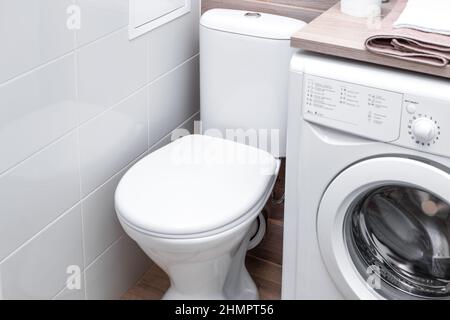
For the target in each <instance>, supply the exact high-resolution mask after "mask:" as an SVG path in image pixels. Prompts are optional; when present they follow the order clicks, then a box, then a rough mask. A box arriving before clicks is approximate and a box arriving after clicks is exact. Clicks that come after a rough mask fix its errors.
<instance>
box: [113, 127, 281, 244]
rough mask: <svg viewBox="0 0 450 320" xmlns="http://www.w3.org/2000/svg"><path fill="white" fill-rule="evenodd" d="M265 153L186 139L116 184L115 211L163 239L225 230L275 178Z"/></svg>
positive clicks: (149, 158)
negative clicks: (219, 229)
mask: <svg viewBox="0 0 450 320" xmlns="http://www.w3.org/2000/svg"><path fill="white" fill-rule="evenodd" d="M277 163H278V162H277V160H276V159H275V158H274V157H273V156H272V155H271V154H269V153H268V152H265V151H263V150H260V149H257V148H254V147H250V146H247V145H244V144H240V143H236V142H233V141H229V140H225V139H220V138H214V137H209V136H203V135H189V136H186V137H183V138H181V139H178V140H176V141H175V142H172V143H170V144H169V145H167V146H165V147H163V148H161V149H159V150H157V151H155V152H153V153H152V154H150V155H148V156H147V157H145V158H144V159H142V160H141V161H139V162H138V163H137V164H136V165H134V166H133V167H132V168H131V169H130V170H129V171H128V172H127V173H126V174H125V175H124V177H123V178H122V180H121V181H120V183H119V185H118V187H117V190H116V195H115V201H116V210H117V213H118V214H119V216H120V217H121V218H123V219H124V220H125V221H126V222H127V223H129V224H131V225H134V226H136V227H137V228H139V229H143V230H146V231H149V232H154V233H159V234H164V235H192V234H196V233H203V232H207V231H212V230H214V229H217V228H221V227H224V226H226V225H228V224H230V223H232V222H233V221H235V220H237V219H239V218H240V217H242V216H243V215H245V214H246V213H248V212H249V211H251V209H252V208H253V207H254V206H255V205H256V204H257V203H258V201H259V200H260V199H261V197H262V196H263V195H264V194H266V192H267V188H268V187H269V186H270V185H271V182H272V181H273V178H274V177H273V176H274V174H275V173H276V172H277Z"/></svg>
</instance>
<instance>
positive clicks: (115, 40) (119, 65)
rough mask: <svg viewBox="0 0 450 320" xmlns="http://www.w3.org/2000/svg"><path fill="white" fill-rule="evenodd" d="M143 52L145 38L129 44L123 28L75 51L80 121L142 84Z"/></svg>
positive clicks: (102, 109)
mask: <svg viewBox="0 0 450 320" xmlns="http://www.w3.org/2000/svg"><path fill="white" fill-rule="evenodd" d="M147 49H148V46H147V41H146V37H141V38H139V39H136V40H133V41H129V40H128V31H127V29H126V28H125V29H122V30H120V31H118V32H115V33H113V34H111V35H109V36H107V37H105V38H102V39H101V40H99V41H96V42H94V43H92V44H89V45H87V46H85V47H82V48H81V49H80V50H79V52H78V88H79V89H78V90H79V91H78V92H79V100H80V104H81V106H80V108H81V110H80V121H86V120H88V119H90V118H92V117H94V116H95V115H97V114H99V113H100V112H102V111H104V110H105V109H107V108H108V107H111V106H113V105H114V104H116V103H118V102H119V101H120V100H122V99H124V98H126V97H127V96H129V95H130V94H132V93H133V92H134V91H136V90H137V89H139V88H141V87H142V86H144V85H145V84H146V82H147V72H146V71H147V70H146V68H147V55H148V52H147V51H148V50H147Z"/></svg>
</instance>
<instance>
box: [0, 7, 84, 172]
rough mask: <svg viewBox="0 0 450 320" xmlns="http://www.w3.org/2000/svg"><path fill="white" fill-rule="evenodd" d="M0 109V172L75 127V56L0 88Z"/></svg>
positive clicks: (67, 57) (58, 61)
mask: <svg viewBox="0 0 450 320" xmlns="http://www.w3.org/2000/svg"><path fill="white" fill-rule="evenodd" d="M0 15H1V11H0ZM1 51H2V50H0V52H1ZM0 55H1V53H0ZM0 60H1V58H0ZM0 74H1V72H0ZM0 106H1V108H0V150H1V154H2V156H1V157H0V173H1V172H4V171H5V170H7V169H8V168H10V167H12V166H14V165H15V164H17V163H19V162H20V161H23V160H24V159H26V158H27V157H28V156H30V155H31V154H33V153H34V152H36V151H38V150H40V149H42V148H43V147H44V146H46V145H47V144H49V143H50V142H52V141H54V140H56V139H57V138H59V137H61V136H62V135H63V134H65V133H66V132H68V131H69V130H71V129H73V128H74V127H75V126H76V125H77V122H78V119H77V117H78V115H77V112H78V110H77V105H76V101H75V71H74V56H73V55H69V56H66V57H65V58H62V59H60V60H57V61H55V62H53V63H51V64H48V65H46V66H45V67H43V68H40V69H37V70H36V71H34V72H32V73H30V74H27V75H26V76H24V77H20V78H18V79H17V80H14V81H13V82H9V83H7V84H5V85H0Z"/></svg>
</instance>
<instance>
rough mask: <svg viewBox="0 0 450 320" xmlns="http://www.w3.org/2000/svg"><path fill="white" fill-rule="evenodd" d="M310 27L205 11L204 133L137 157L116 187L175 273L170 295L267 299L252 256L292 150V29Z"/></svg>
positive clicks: (122, 209)
mask: <svg viewBox="0 0 450 320" xmlns="http://www.w3.org/2000/svg"><path fill="white" fill-rule="evenodd" d="M304 25H305V24H304V23H303V22H301V21H298V20H295V19H290V18H286V17H280V16H275V15H269V14H263V13H248V12H245V11H239V10H226V9H213V10H209V11H207V12H206V13H205V14H203V16H202V18H201V21H200V69H201V71H200V76H201V85H200V88H201V121H202V128H203V132H202V133H203V134H191V135H187V136H184V137H182V138H179V139H177V140H175V141H173V142H171V143H170V144H168V145H166V146H165V147H163V148H161V149H159V150H157V151H155V152H153V153H151V154H149V155H148V156H146V157H145V158H143V159H142V160H140V161H139V162H137V163H136V164H135V165H134V166H133V167H131V168H130V170H128V172H127V173H126V174H125V175H124V176H123V178H122V179H121V181H120V183H119V184H118V186H117V190H116V193H115V207H116V212H117V216H118V218H119V221H120V223H121V225H122V226H123V228H124V230H125V232H126V233H127V234H128V235H129V236H130V237H131V238H132V239H133V240H134V241H136V242H137V244H138V245H139V246H140V247H141V248H142V250H143V251H144V252H145V253H146V254H147V255H148V256H149V257H150V258H151V259H152V260H153V261H154V262H155V263H156V264H157V265H158V266H159V267H161V269H163V270H164V271H165V272H166V273H167V275H168V276H169V278H170V288H169V289H168V290H167V292H166V293H165V295H164V297H163V298H164V299H186V300H191V299H204V300H209V299H236V300H240V299H258V298H259V296H258V290H257V288H256V285H255V283H254V281H253V280H252V278H251V276H250V275H249V273H248V271H247V269H246V267H245V264H244V262H245V254H246V252H247V250H248V248H249V243H250V238H251V236H252V233H254V230H252V232H251V229H254V227H255V221H256V220H257V219H258V216H259V215H260V213H261V211H262V209H263V207H264V205H265V203H266V202H267V200H268V199H269V197H270V195H271V192H272V188H273V186H274V184H275V180H276V177H277V174H278V170H279V166H280V160H279V158H281V157H284V156H285V152H286V115H287V97H288V70H289V63H290V58H291V56H292V54H293V52H294V50H293V49H292V48H290V36H291V35H292V34H293V33H294V32H295V31H297V30H299V29H301V28H302V27H303V26H304ZM175 89H176V88H175Z"/></svg>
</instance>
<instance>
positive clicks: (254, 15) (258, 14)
mask: <svg viewBox="0 0 450 320" xmlns="http://www.w3.org/2000/svg"><path fill="white" fill-rule="evenodd" d="M245 16H246V17H248V18H261V14H260V13H257V12H247V13H246V14H245Z"/></svg>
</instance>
